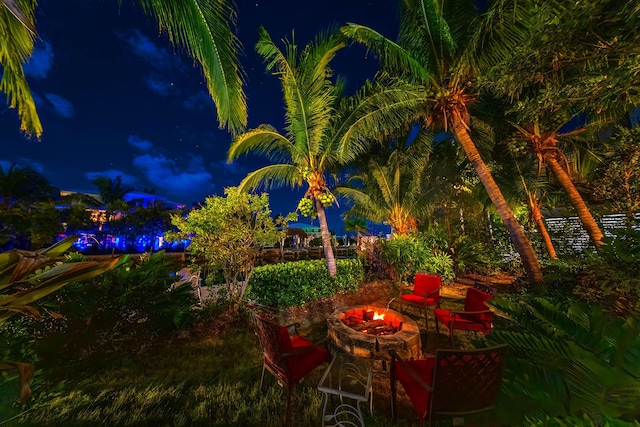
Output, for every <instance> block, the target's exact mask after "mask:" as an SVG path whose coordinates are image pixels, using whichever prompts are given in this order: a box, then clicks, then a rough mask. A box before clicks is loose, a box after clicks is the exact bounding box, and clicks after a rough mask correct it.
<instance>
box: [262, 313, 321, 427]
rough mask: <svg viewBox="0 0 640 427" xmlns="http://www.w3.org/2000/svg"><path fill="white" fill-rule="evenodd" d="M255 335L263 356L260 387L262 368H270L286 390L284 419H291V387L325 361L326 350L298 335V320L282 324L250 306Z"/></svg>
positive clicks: (263, 370)
mask: <svg viewBox="0 0 640 427" xmlns="http://www.w3.org/2000/svg"><path fill="white" fill-rule="evenodd" d="M252 313H253V319H254V322H255V326H256V335H257V337H258V342H259V344H260V347H261V348H262V353H263V355H264V360H263V364H262V377H261V378H260V388H262V383H263V381H264V372H265V370H267V371H269V372H271V374H272V375H273V376H274V377H275V378H276V380H277V381H278V383H279V384H280V385H281V386H284V387H285V388H286V390H287V399H286V407H285V415H284V420H285V421H284V422H285V425H287V426H288V425H290V422H291V398H292V394H293V388H294V387H295V385H296V384H298V383H299V382H300V381H301V380H302V379H303V378H304V377H305V376H307V375H308V374H309V373H310V372H311V371H313V370H314V369H315V368H316V367H318V366H320V365H321V364H322V363H324V362H326V361H328V358H329V353H328V352H327V351H326V350H325V349H324V348H321V347H319V346H317V345H314V344H313V343H312V342H311V341H309V340H307V339H306V338H304V337H302V336H300V335H297V324H295V323H294V324H292V325H288V326H281V325H279V324H278V323H276V322H274V321H273V319H272V318H271V316H269V315H267V314H266V313H264V312H259V310H257V309H254V310H252ZM289 328H295V333H296V335H294V336H290V335H289Z"/></svg>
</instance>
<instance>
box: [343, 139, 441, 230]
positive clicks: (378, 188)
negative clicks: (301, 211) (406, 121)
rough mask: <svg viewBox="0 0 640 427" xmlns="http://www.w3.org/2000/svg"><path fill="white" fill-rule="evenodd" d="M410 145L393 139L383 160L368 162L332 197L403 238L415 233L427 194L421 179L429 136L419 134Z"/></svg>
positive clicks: (425, 163) (352, 210) (426, 161)
mask: <svg viewBox="0 0 640 427" xmlns="http://www.w3.org/2000/svg"><path fill="white" fill-rule="evenodd" d="M418 136H419V137H418V138H416V139H415V140H414V141H412V143H411V144H410V145H409V142H408V138H398V139H396V146H395V147H394V149H393V151H392V152H391V153H390V154H389V153H386V156H385V157H387V159H386V160H376V159H372V158H369V160H368V161H367V162H366V163H365V164H364V165H363V167H361V168H360V169H361V170H360V172H359V173H357V174H355V175H352V176H351V177H350V178H349V179H348V181H347V184H346V185H338V186H337V187H336V188H335V189H334V190H333V192H334V194H336V195H337V196H342V197H344V198H346V199H349V200H351V201H352V202H353V203H354V206H353V207H352V208H351V209H350V211H349V212H351V213H353V214H356V215H358V216H364V217H365V218H367V219H369V220H371V221H373V222H378V223H382V222H385V223H388V224H389V225H390V226H391V232H392V233H393V234H395V235H400V236H404V235H406V234H409V233H415V232H417V230H418V219H419V218H420V217H421V211H422V210H424V205H425V198H426V197H427V194H426V193H425V192H424V191H423V185H422V183H423V175H424V171H425V169H426V167H427V164H428V161H429V157H428V154H426V153H428V151H430V147H431V136H432V135H431V134H430V133H428V134H427V132H425V131H424V130H422V131H421V132H420V133H419V134H418Z"/></svg>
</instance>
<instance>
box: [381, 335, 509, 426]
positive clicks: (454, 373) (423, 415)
mask: <svg viewBox="0 0 640 427" xmlns="http://www.w3.org/2000/svg"><path fill="white" fill-rule="evenodd" d="M506 349H507V346H506V345H500V346H496V347H490V348H483V349H477V350H466V351H465V350H436V354H435V356H428V357H427V358H426V359H422V360H403V359H401V358H400V357H399V356H398V354H397V353H396V352H394V351H391V352H390V354H391V357H392V360H391V369H390V379H391V411H392V414H393V418H394V420H396V418H397V412H398V411H397V404H396V399H397V397H396V396H397V389H396V381H400V384H402V387H403V389H404V390H405V392H406V393H407V395H408V396H409V399H410V400H411V404H412V406H413V408H414V409H415V411H416V414H417V415H418V418H419V419H420V426H421V427H422V426H424V423H425V421H427V422H428V425H431V423H432V422H433V421H435V420H438V419H452V418H459V417H464V416H465V415H466V416H469V415H474V414H479V413H483V412H485V411H489V410H491V409H493V407H494V401H495V399H496V397H497V395H498V392H499V391H500V387H501V384H502V366H503V362H504V357H505V352H506Z"/></svg>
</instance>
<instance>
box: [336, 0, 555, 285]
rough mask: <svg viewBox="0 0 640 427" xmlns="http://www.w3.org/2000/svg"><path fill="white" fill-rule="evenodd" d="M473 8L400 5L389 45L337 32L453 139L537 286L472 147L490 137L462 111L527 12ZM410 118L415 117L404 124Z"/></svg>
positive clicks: (373, 36)
mask: <svg viewBox="0 0 640 427" xmlns="http://www.w3.org/2000/svg"><path fill="white" fill-rule="evenodd" d="M476 3H477V2H475V1H465V2H459V1H456V2H453V1H444V2H440V1H434V0H410V1H405V2H403V6H404V8H403V11H402V15H401V26H400V33H399V35H398V41H397V42H395V41H392V40H389V39H387V38H385V37H384V36H382V35H381V34H380V33H378V32H376V31H375V30H373V29H371V28H367V27H364V26H362V25H357V24H349V25H347V26H345V27H342V29H341V30H342V32H343V33H344V34H346V35H347V36H349V37H350V38H352V39H353V40H355V41H357V42H359V43H363V44H365V45H366V46H368V47H369V48H371V49H373V50H374V51H375V52H376V53H378V55H379V56H380V61H381V67H382V69H383V71H387V72H389V73H393V74H394V75H396V76H399V77H400V78H402V79H403V80H402V81H406V82H410V83H412V84H413V87H409V88H408V89H407V90H409V91H411V92H412V93H414V94H415V95H416V98H415V99H414V101H415V102H414V107H415V113H416V114H420V116H421V117H422V120H423V122H424V124H425V125H426V126H427V127H433V128H434V129H435V130H437V131H445V132H451V133H453V135H454V136H455V138H456V140H457V141H458V143H460V145H461V146H462V148H463V149H464V151H465V153H466V155H467V158H468V160H469V162H470V163H471V165H472V166H473V168H474V170H475V171H476V173H477V175H478V177H479V179H480V181H481V182H482V184H483V185H484V187H485V189H486V191H487V194H488V195H489V197H490V198H491V201H492V202H493V204H494V206H495V208H496V210H497V212H498V214H499V215H500V218H501V219H502V221H503V223H504V224H505V226H506V227H507V229H508V231H509V235H510V237H511V239H512V241H513V244H514V246H515V248H516V250H517V251H518V253H519V254H520V257H521V258H522V262H523V266H524V268H525V271H526V273H527V276H528V279H529V280H530V281H531V282H540V281H542V279H543V277H542V271H541V267H540V264H539V262H538V260H537V257H536V254H535V252H534V250H533V247H532V246H531V243H530V242H529V240H528V239H527V236H526V235H525V233H524V230H523V229H522V227H521V226H520V224H519V223H518V221H517V220H516V218H515V216H514V215H513V212H512V211H511V209H510V208H509V205H508V204H507V201H506V200H505V198H504V196H503V194H502V192H501V190H500V188H499V187H498V185H497V184H496V182H495V180H494V178H493V176H492V174H491V171H490V169H489V167H488V166H487V164H486V163H485V161H484V160H483V157H482V156H481V153H480V151H479V150H478V147H477V146H476V141H483V140H485V141H486V140H487V138H488V139H489V140H490V139H491V132H490V129H489V128H487V126H485V125H484V124H483V123H482V122H481V121H479V120H478V119H477V118H476V119H473V118H472V115H471V109H470V107H471V105H472V103H473V102H474V101H476V100H477V97H478V95H477V91H476V90H475V89H474V86H473V85H474V83H475V81H476V80H477V79H478V78H481V77H482V70H483V68H481V67H479V66H478V65H479V64H482V65H483V67H484V68H486V67H487V66H488V65H487V64H494V63H495V62H496V58H500V57H502V55H504V54H505V53H506V52H509V51H510V50H511V49H512V48H513V47H514V46H517V45H518V44H519V43H521V42H522V41H524V40H527V39H528V38H529V34H528V29H527V28H526V27H525V26H522V23H523V22H526V18H527V17H528V16H529V15H530V14H532V13H535V10H533V9H529V8H527V6H526V5H523V4H522V3H519V2H518V3H512V2H506V1H496V2H490V3H489V5H488V10H487V11H485V13H484V14H480V13H479V11H478V9H477V4H476ZM478 39H482V44H480V43H478V42H477V40H478ZM414 118H415V114H414V115H409V116H407V117H406V118H405V120H407V121H413V120H414Z"/></svg>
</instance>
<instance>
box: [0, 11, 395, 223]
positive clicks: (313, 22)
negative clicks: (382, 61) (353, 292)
mask: <svg viewBox="0 0 640 427" xmlns="http://www.w3.org/2000/svg"><path fill="white" fill-rule="evenodd" d="M397 5H398V0H368V1H365V0H347V1H345V0H329V1H322V2H302V1H297V0H271V1H253V2H247V1H239V2H238V30H239V37H240V39H241V42H242V43H243V47H244V55H243V56H242V58H241V63H242V66H243V67H244V69H245V70H246V74H247V85H246V92H247V97H248V106H249V127H255V126H257V125H259V124H261V123H269V124H272V125H274V126H276V127H277V128H279V129H281V128H282V123H283V112H284V107H283V102H282V95H281V92H280V85H279V81H278V79H277V78H276V77H275V76H272V75H270V74H267V73H266V72H265V70H264V65H263V62H262V59H261V58H260V57H259V56H258V55H257V54H256V53H255V50H254V45H255V42H256V40H257V33H258V26H260V25H262V26H264V27H265V28H266V29H267V31H269V33H270V34H271V36H272V38H273V39H274V40H280V39H281V38H283V37H289V38H290V36H291V31H292V30H293V29H295V37H296V42H297V43H298V45H300V46H303V45H304V44H306V43H307V42H308V41H309V40H310V39H311V38H312V37H314V36H315V35H316V34H317V32H318V31H320V30H323V29H326V28H327V27H329V26H330V25H332V24H344V23H346V22H347V21H351V22H357V23H361V24H364V25H369V26H371V27H373V28H376V29H377V30H378V31H380V32H382V33H383V34H385V35H387V36H390V37H394V36H395V34H396V32H397V25H398V24H397V15H398V13H397V8H398V6H397ZM37 26H38V30H39V32H40V36H41V40H40V41H39V42H38V44H37V49H36V52H35V54H34V57H33V59H32V60H31V62H30V63H29V64H28V66H27V67H26V72H27V73H28V78H29V82H30V85H31V89H32V91H33V95H34V97H35V98H36V101H37V106H38V111H39V113H40V117H41V120H42V123H43V126H44V134H43V136H42V139H41V140H40V141H35V140H28V139H26V138H25V137H24V136H23V135H21V134H20V132H19V121H18V119H17V115H16V114H15V111H13V110H9V109H8V108H6V105H4V103H3V105H2V107H1V110H0V111H1V114H0V139H1V140H2V146H3V147H4V150H3V153H2V154H0V164H1V165H3V166H4V167H6V166H8V165H9V164H11V163H13V162H15V163H18V164H19V165H21V166H30V167H33V168H34V169H36V170H38V171H40V172H41V173H42V174H44V176H46V177H47V178H48V179H49V181H50V182H51V183H52V184H53V185H55V186H57V187H59V188H62V189H71V190H91V191H95V187H94V186H93V185H92V184H91V180H92V179H93V178H94V177H95V176H98V175H107V176H111V177H115V176H117V175H120V176H122V177H123V181H124V182H125V183H126V184H127V185H129V186H131V187H134V188H135V189H136V190H139V191H143V190H145V189H147V190H148V189H155V191H156V193H157V194H159V195H162V196H165V197H168V198H169V199H171V200H174V201H177V202H182V203H187V204H190V203H192V202H195V201H199V200H202V199H204V198H205V197H206V196H207V195H210V194H222V190H223V188H224V187H227V186H231V185H237V184H238V182H239V181H240V179H242V178H243V177H244V176H245V175H246V173H247V172H249V171H251V170H253V169H255V168H256V167H258V166H260V165H262V164H264V160H262V159H259V158H255V157H246V158H242V159H240V160H238V161H236V162H235V163H234V164H232V165H228V164H226V161H225V158H226V151H227V148H228V145H229V142H230V135H229V134H228V133H227V132H226V131H224V130H220V129H218V123H217V120H216V116H215V110H214V107H213V103H212V101H211V100H210V98H209V97H208V95H207V92H206V87H205V86H204V84H203V82H202V77H201V72H200V70H199V69H198V68H197V67H194V66H193V64H192V61H191V60H190V59H189V58H187V57H186V56H185V55H182V54H180V53H179V52H175V51H174V49H173V48H172V47H171V45H170V44H169V42H168V40H167V38H166V37H164V36H163V35H159V34H158V31H157V29H156V26H155V23H154V22H153V21H151V20H150V19H148V18H146V17H145V16H144V15H142V13H141V12H140V11H139V10H138V9H137V8H134V7H132V6H130V5H125V6H123V8H122V9H119V8H118V4H117V2H116V1H99V0H94V1H86V0H82V1H80V0H59V1H55V2H54V1H52V0H48V1H43V2H41V8H40V11H39V14H38V16H37ZM365 53H366V52H365V50H364V49H362V48H361V47H358V46H352V47H349V48H348V49H345V50H343V52H342V53H341V55H340V57H339V58H338V59H337V60H336V62H335V63H334V68H335V69H336V71H337V72H338V73H339V74H342V75H345V76H346V77H347V78H348V81H349V85H350V87H349V89H350V90H355V89H357V87H359V85H360V84H361V83H362V82H363V81H364V79H365V78H366V77H370V76H371V75H372V74H373V71H374V70H375V67H376V65H377V61H376V59H375V58H374V57H373V56H372V55H368V56H366V55H365ZM365 57H366V59H365ZM270 194H271V204H272V209H273V211H274V212H275V213H279V212H281V213H286V212H289V211H293V210H295V208H296V205H297V201H298V200H299V198H300V196H301V195H302V192H300V193H295V194H294V193H293V192H292V191H291V190H290V189H283V190H279V191H271V192H270ZM332 211H333V212H332V213H331V215H330V227H331V228H332V229H335V231H338V232H340V229H341V222H340V220H339V212H337V210H336V209H332Z"/></svg>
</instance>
